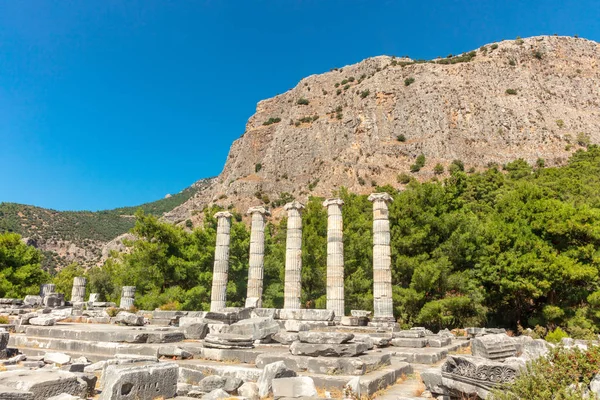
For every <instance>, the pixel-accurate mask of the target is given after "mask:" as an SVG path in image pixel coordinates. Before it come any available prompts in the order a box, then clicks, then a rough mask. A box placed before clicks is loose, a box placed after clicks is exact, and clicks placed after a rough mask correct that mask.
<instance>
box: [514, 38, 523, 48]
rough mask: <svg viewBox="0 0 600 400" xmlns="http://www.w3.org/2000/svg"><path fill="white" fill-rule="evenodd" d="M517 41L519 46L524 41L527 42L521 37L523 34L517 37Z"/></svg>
mask: <svg viewBox="0 0 600 400" xmlns="http://www.w3.org/2000/svg"><path fill="white" fill-rule="evenodd" d="M515 42H516V43H517V44H518V45H519V46H521V45H522V44H523V43H525V42H524V41H523V39H521V36H517V38H516V39H515Z"/></svg>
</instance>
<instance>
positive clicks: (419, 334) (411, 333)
mask: <svg viewBox="0 0 600 400" xmlns="http://www.w3.org/2000/svg"><path fill="white" fill-rule="evenodd" d="M393 337H394V338H407V339H419V338H424V337H425V331H423V330H420V329H418V330H412V329H411V330H404V331H398V332H394V333H393Z"/></svg>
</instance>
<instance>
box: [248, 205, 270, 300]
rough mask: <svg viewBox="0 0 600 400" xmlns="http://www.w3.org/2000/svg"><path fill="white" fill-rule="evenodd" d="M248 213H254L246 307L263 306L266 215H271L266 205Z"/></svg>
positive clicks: (254, 208) (251, 209)
mask: <svg viewBox="0 0 600 400" xmlns="http://www.w3.org/2000/svg"><path fill="white" fill-rule="evenodd" d="M248 214H250V215H252V228H251V231H250V263H249V267H248V293H247V295H246V307H261V306H262V293H263V276H264V260H265V216H266V215H269V211H268V210H267V209H265V208H264V207H252V208H250V209H249V210H248Z"/></svg>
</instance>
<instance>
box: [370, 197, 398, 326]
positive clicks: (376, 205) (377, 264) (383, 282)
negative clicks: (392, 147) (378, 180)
mask: <svg viewBox="0 0 600 400" xmlns="http://www.w3.org/2000/svg"><path fill="white" fill-rule="evenodd" d="M369 201H371V202H373V321H374V322H386V321H389V322H393V321H394V308H393V302H392V257H391V251H390V220H389V215H388V214H389V211H388V203H390V202H392V201H393V199H392V196H390V195H389V194H388V193H373V194H371V195H370V196H369Z"/></svg>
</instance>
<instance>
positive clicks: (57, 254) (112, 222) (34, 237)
mask: <svg viewBox="0 0 600 400" xmlns="http://www.w3.org/2000/svg"><path fill="white" fill-rule="evenodd" d="M201 182H202V181H200V182H197V183H195V184H194V185H192V186H190V187H188V188H186V189H184V190H182V191H181V192H179V193H177V194H174V195H172V196H169V197H166V198H163V199H160V200H156V201H153V202H150V203H145V204H141V205H139V206H133V207H121V208H115V209H113V210H103V211H96V212H91V211H55V210H50V209H46V208H41V207H35V206H29V205H24V204H17V203H0V232H4V231H8V232H16V233H18V234H20V235H21V236H23V237H24V238H25V240H26V241H27V242H28V243H29V244H31V245H33V246H35V247H37V248H39V249H40V250H42V251H44V253H45V255H46V257H45V260H44V267H46V268H48V269H52V268H61V267H63V266H65V265H67V264H69V263H71V262H73V261H77V262H79V263H81V264H83V265H85V266H91V265H94V264H96V263H97V262H98V261H99V260H100V259H101V257H102V253H103V250H104V247H105V246H106V245H107V243H109V242H110V241H111V240H113V239H115V238H116V237H118V236H119V235H122V234H124V233H126V232H127V231H129V230H130V229H131V228H132V227H133V225H134V222H135V221H134V218H133V215H134V214H135V212H136V211H137V210H138V209H142V210H143V211H144V212H145V213H147V214H152V215H156V216H162V215H163V214H164V213H166V212H168V211H171V210H172V209H174V208H175V207H177V206H179V205H181V204H182V203H184V202H186V201H188V200H189V199H190V198H192V197H193V196H194V194H196V192H198V190H200V189H201V188H202V187H203V186H202V184H201Z"/></svg>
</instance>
